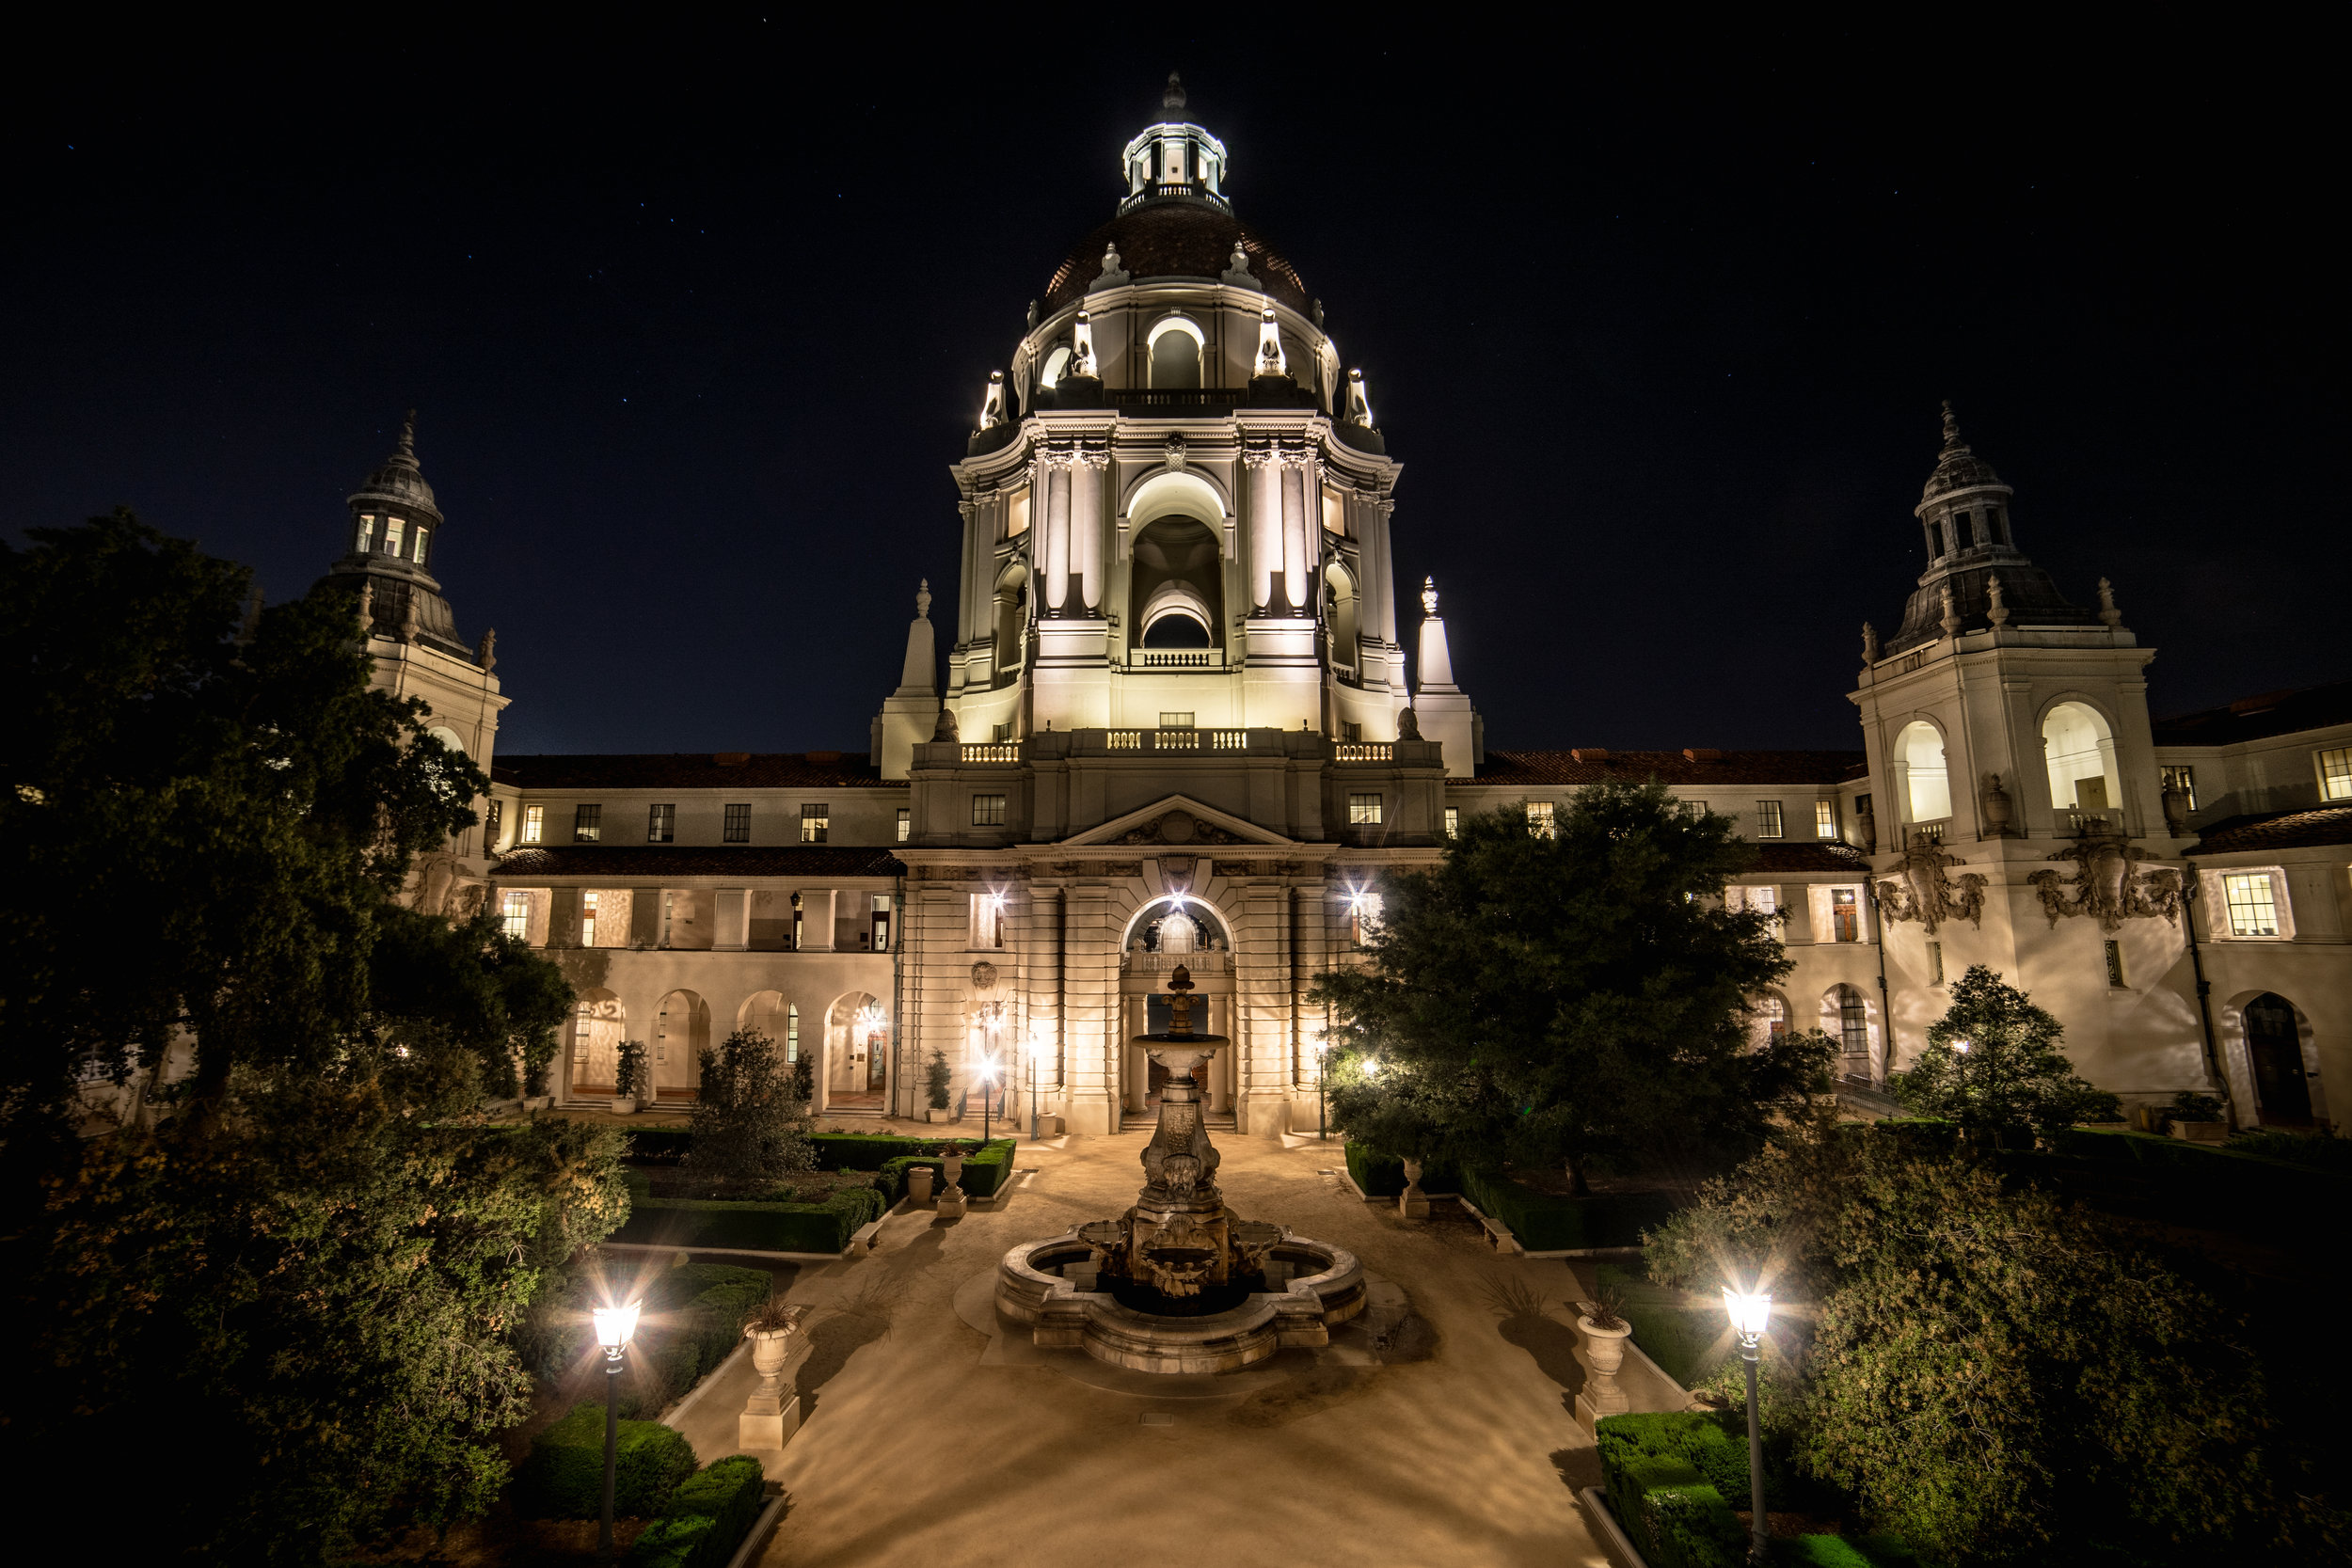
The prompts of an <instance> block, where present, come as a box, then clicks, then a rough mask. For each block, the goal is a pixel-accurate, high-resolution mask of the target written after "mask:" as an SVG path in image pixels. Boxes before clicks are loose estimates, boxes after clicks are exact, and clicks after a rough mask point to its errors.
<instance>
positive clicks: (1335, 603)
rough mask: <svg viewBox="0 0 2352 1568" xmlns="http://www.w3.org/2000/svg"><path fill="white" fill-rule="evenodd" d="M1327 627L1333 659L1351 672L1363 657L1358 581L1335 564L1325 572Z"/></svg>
mask: <svg viewBox="0 0 2352 1568" xmlns="http://www.w3.org/2000/svg"><path fill="white" fill-rule="evenodd" d="M1323 581H1324V624H1325V625H1326V626H1329V627H1330V628H1331V657H1333V658H1334V659H1336V660H1338V661H1339V662H1340V663H1342V664H1344V665H1346V666H1347V667H1348V668H1350V669H1354V668H1355V667H1356V663H1357V661H1358V659H1359V658H1360V657H1362V654H1361V652H1360V651H1359V648H1358V646H1357V638H1358V634H1359V625H1360V623H1359V618H1358V602H1357V597H1356V579H1355V578H1354V577H1353V576H1351V575H1350V574H1349V572H1348V570H1347V568H1346V567H1345V566H1343V565H1342V564H1341V563H1340V562H1337V561H1334V562H1331V564H1330V565H1328V566H1327V567H1325V568H1324V570H1323Z"/></svg>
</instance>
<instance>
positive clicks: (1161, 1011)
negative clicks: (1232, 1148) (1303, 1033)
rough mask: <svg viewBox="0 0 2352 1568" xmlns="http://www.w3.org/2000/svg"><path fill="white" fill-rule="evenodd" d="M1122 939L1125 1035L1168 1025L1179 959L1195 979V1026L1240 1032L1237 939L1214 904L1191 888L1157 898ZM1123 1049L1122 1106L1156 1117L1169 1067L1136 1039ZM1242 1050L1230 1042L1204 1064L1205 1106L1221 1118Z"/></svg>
mask: <svg viewBox="0 0 2352 1568" xmlns="http://www.w3.org/2000/svg"><path fill="white" fill-rule="evenodd" d="M1121 941H1122V943H1123V946H1122V950H1121V952H1120V971H1121V975H1122V979H1121V990H1122V992H1123V993H1124V1005H1123V1006H1122V1007H1121V1009H1120V1012H1121V1014H1122V1022H1121V1024H1120V1033H1121V1035H1122V1037H1132V1036H1134V1035H1136V1034H1146V1033H1148V1034H1159V1033H1163V1032H1165V1031H1166V1030H1167V1028H1168V1023H1169V1022H1170V1020H1171V1019H1172V1017H1173V1013H1172V1010H1171V1009H1170V1007H1169V1005H1168V1004H1169V996H1170V993H1169V991H1168V979H1169V978H1170V976H1172V975H1173V974H1175V972H1176V970H1177V968H1178V966H1180V965H1181V966H1182V967H1184V969H1185V970H1186V971H1187V972H1189V974H1190V975H1191V978H1192V982H1193V987H1194V990H1193V991H1192V998H1193V1006H1192V1027H1193V1031H1194V1032H1195V1033H1196V1034H1204V1035H1225V1036H1229V1037H1230V1036H1232V1035H1234V1034H1235V1033H1236V1032H1237V1031H1236V1029H1235V1026H1234V1022H1233V1011H1234V998H1233V984H1234V982H1233V954H1232V937H1231V935H1230V933H1229V929H1228V927H1227V926H1226V924H1225V921H1224V917H1223V916H1222V915H1221V914H1219V913H1218V911H1216V908H1215V907H1213V906H1212V905H1209V904H1207V903H1204V902H1202V901H1201V900H1200V899H1199V898H1195V897H1192V896H1190V895H1184V896H1181V897H1180V896H1177V895H1173V894H1171V895H1169V896H1168V897H1164V898H1158V899H1154V900H1153V901H1152V902H1151V903H1149V904H1147V905H1145V906H1144V907H1143V908H1142V909H1140V910H1138V911H1136V913H1135V914H1134V915H1133V916H1131V917H1130V918H1129V920H1128V923H1127V929H1126V931H1125V933H1124V935H1123V937H1122V938H1121ZM1121 1054H1122V1056H1123V1057H1124V1067H1123V1069H1122V1075H1121V1084H1120V1105H1121V1107H1122V1109H1123V1111H1124V1112H1125V1114H1126V1115H1128V1116H1132V1117H1156V1116H1157V1115H1158V1114H1159V1108H1160V1091H1161V1089H1162V1088H1163V1087H1164V1086H1165V1085H1166V1084H1167V1082H1168V1069H1165V1068H1163V1067H1161V1066H1160V1065H1159V1064H1158V1063H1157V1062H1154V1061H1152V1059H1151V1057H1150V1056H1149V1055H1147V1054H1146V1053H1145V1052H1144V1050H1143V1048H1142V1047H1141V1046H1139V1045H1136V1044H1133V1043H1132V1042H1130V1043H1126V1044H1125V1045H1124V1047H1123V1050H1122V1052H1121ZM1236 1056H1237V1053H1236V1052H1235V1051H1234V1050H1233V1049H1232V1048H1231V1047H1229V1048H1227V1049H1225V1050H1221V1051H1218V1052H1216V1053H1215V1054H1213V1055H1212V1056H1211V1057H1210V1058H1209V1060H1208V1061H1207V1063H1206V1064H1204V1065H1203V1066H1202V1067H1200V1069H1197V1076H1198V1077H1199V1079H1200V1088H1201V1102H1202V1104H1203V1106H1204V1107H1205V1109H1206V1114H1208V1115H1209V1116H1210V1117H1215V1118H1216V1119H1217V1120H1218V1121H1219V1122H1220V1124H1222V1123H1223V1121H1224V1118H1226V1117H1230V1116H1231V1115H1232V1108H1233V1100H1234V1095H1235V1085H1236V1076H1235V1075H1236V1073H1237V1071H1238V1066H1239V1064H1238V1062H1237V1060H1236Z"/></svg>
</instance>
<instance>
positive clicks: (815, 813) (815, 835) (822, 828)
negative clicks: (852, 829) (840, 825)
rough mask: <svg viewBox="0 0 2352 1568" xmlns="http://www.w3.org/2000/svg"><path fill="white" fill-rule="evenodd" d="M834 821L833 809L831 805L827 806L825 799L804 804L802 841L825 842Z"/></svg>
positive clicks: (807, 842) (810, 842) (804, 842)
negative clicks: (826, 834)
mask: <svg viewBox="0 0 2352 1568" xmlns="http://www.w3.org/2000/svg"><path fill="white" fill-rule="evenodd" d="M832 823H833V809H832V808H831V807H830V806H827V805H826V804H825V803H824V802H823V801H821V800H820V801H817V802H814V803H812V804H806V805H803V806H802V807H801V842H802V843H803V844H822V843H824V842H825V833H826V832H827V830H828V829H829V828H830V827H831V826H832Z"/></svg>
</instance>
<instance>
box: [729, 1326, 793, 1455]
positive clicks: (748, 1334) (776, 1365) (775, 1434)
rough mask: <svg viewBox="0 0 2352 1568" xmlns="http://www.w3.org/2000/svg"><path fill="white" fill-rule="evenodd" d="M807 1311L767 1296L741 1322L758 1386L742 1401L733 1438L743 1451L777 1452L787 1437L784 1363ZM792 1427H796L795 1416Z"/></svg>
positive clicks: (788, 1356)
mask: <svg viewBox="0 0 2352 1568" xmlns="http://www.w3.org/2000/svg"><path fill="white" fill-rule="evenodd" d="M807 1310H808V1308H807V1307H787V1306H786V1305H785V1304H784V1302H783V1300H782V1299H781V1298H779V1297H776V1296H770V1297H769V1298H768V1299H767V1300H766V1301H763V1302H761V1303H760V1304H759V1305H758V1306H757V1307H754V1308H752V1311H751V1314H750V1316H748V1317H746V1318H745V1319H744V1320H743V1338H746V1339H749V1340H750V1341H751V1342H752V1370H754V1371H755V1372H757V1373H758V1374H759V1386H757V1387H756V1388H755V1389H754V1390H753V1392H752V1397H751V1399H750V1400H748V1401H747V1402H745V1403H744V1406H743V1415H742V1418H741V1419H740V1421H739V1423H738V1425H739V1432H738V1433H737V1435H738V1438H739V1442H740V1444H741V1446H742V1447H744V1448H763V1449H768V1448H773V1449H780V1448H782V1447H784V1444H785V1440H786V1439H787V1438H788V1437H789V1436H790V1435H791V1433H789V1432H787V1431H786V1430H785V1424H786V1415H787V1411H786V1408H785V1401H784V1381H783V1374H784V1364H785V1362H786V1361H787V1360H788V1359H789V1358H790V1356H791V1344H790V1341H791V1338H792V1333H793V1331H794V1330H795V1329H797V1328H798V1327H800V1323H801V1316H802V1314H803V1313H804V1312H806V1311H807ZM792 1424H793V1425H794V1426H798V1425H799V1424H800V1423H799V1418H798V1416H797V1415H794V1416H793V1417H792Z"/></svg>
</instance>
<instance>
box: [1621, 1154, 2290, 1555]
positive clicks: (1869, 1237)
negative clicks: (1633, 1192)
mask: <svg viewBox="0 0 2352 1568" xmlns="http://www.w3.org/2000/svg"><path fill="white" fill-rule="evenodd" d="M1647 1240H1648V1246H1647V1249H1646V1258H1647V1262H1648V1265H1649V1268H1650V1272H1651V1273H1652V1275H1654V1276H1656V1277H1658V1278H1660V1279H1661V1280H1665V1281H1669V1282H1673V1283H1679V1284H1684V1285H1687V1286H1689V1287H1691V1288H1692V1289H1694V1290H1696V1291H1701V1292H1706V1293H1711V1292H1712V1291H1713V1290H1714V1288H1715V1287H1716V1286H1717V1285H1719V1284H1724V1283H1732V1284H1742V1285H1744V1284H1745V1283H1746V1282H1747V1281H1748V1280H1751V1279H1755V1278H1758V1277H1761V1278H1762V1279H1763V1280H1764V1281H1765V1282H1766V1283H1767V1284H1768V1285H1769V1286H1770V1287H1771V1289H1772V1292H1773V1295H1774V1298H1775V1301H1776V1302H1777V1303H1778V1304H1779V1307H1780V1309H1781V1310H1780V1313H1779V1314H1778V1315H1777V1316H1776V1323H1786V1322H1788V1321H1790V1320H1792V1319H1793V1320H1795V1321H1796V1322H1797V1323H1799V1324H1800V1325H1804V1326H1801V1327H1800V1329H1799V1330H1798V1331H1797V1332H1793V1333H1792V1332H1789V1331H1788V1330H1785V1329H1782V1328H1778V1327H1776V1328H1775V1331H1774V1338H1775V1339H1776V1340H1777V1341H1778V1342H1779V1344H1780V1345H1781V1347H1782V1348H1783V1349H1784V1350H1786V1351H1788V1352H1789V1353H1790V1355H1789V1356H1788V1357H1785V1358H1781V1359H1780V1364H1779V1370H1780V1372H1781V1375H1780V1376H1779V1377H1778V1378H1776V1379H1773V1380H1771V1382H1769V1383H1768V1386H1767V1388H1766V1391H1765V1404H1764V1411H1763V1414H1764V1416H1765V1418H1766V1421H1767V1424H1768V1426H1770V1427H1771V1428H1772V1429H1773V1430H1774V1431H1775V1432H1776V1433H1778V1434H1779V1435H1781V1436H1782V1437H1784V1438H1785V1439H1786V1440H1787V1442H1788V1445H1789V1447H1790V1449H1791V1451H1792V1454H1793V1457H1794V1459H1795V1460H1796V1462H1797V1464H1798V1465H1799V1466H1800V1468H1802V1469H1804V1470H1805V1471H1807V1472H1809V1473H1811V1474H1813V1475H1815V1476H1817V1477H1820V1478H1821V1479H1824V1480H1827V1481H1834V1482H1836V1483H1837V1484H1839V1485H1841V1486H1843V1487H1845V1488H1847V1489H1849V1490H1850V1491H1851V1493H1852V1494H1853V1495H1854V1496H1855V1497H1856V1498H1857V1499H1858V1501H1859V1504H1860V1506H1861V1507H1862V1509H1863V1510H1864V1512H1865V1513H1866V1514H1867V1516H1868V1517H1869V1518H1870V1519H1871V1521H1872V1522H1873V1523H1874V1524H1876V1525H1878V1526H1881V1527H1883V1528H1891V1529H1894V1530H1896V1531H1899V1532H1900V1533H1901V1534H1902V1535H1904V1536H1905V1537H1906V1538H1908V1539H1909V1540H1910V1541H1911V1543H1912V1544H1914V1545H1915V1546H1916V1547H1919V1548H1920V1549H1921V1550H1923V1551H1924V1552H1925V1553H1927V1554H1928V1555H1929V1557H1930V1559H1931V1560H1934V1561H1938V1562H1947V1563H1948V1562H1960V1561H1967V1562H2003V1561H2080V1560H2106V1559H2105V1558H2103V1557H2101V1556H2100V1555H2099V1554H2101V1553H2103V1552H2107V1551H2120V1552H2122V1554H2123V1555H2122V1556H2121V1557H2119V1558H2118V1559H2117V1560H2122V1561H2130V1562H2154V1561H2170V1560H2175V1557H2176V1555H2178V1556H2180V1557H2181V1558H2182V1559H2184V1560H2251V1559H2250V1558H2249V1557H2242V1556H2231V1555H2229V1554H2228V1553H2227V1552H2222V1551H2221V1549H2222V1548H2224V1547H2226V1546H2229V1545H2231V1544H2233V1543H2234V1544H2236V1545H2237V1546H2239V1547H2243V1548H2245V1549H2246V1550H2248V1551H2249V1552H2250V1551H2253V1550H2256V1549H2259V1548H2260V1547H2261V1546H2262V1545H2264V1544H2269V1545H2272V1546H2274V1547H2280V1546H2283V1545H2284V1544H2285V1542H2286V1541H2287V1540H2288V1539H2291V1538H2294V1537H2296V1532H2298V1531H2302V1530H2308V1529H2309V1528H2312V1524H2313V1523H2314V1520H2315V1518H2316V1515H2315V1514H2314V1513H2312V1511H2311V1510H2308V1509H2304V1508H2301V1507H2299V1506H2297V1505H2296V1503H2295V1502H2294V1500H2293V1499H2291V1498H2289V1497H2286V1496H2284V1495H2282V1493H2283V1489H2282V1488H2280V1487H2279V1486H2278V1485H2277V1484H2276V1483H2275V1482H2274V1481H2272V1480H2271V1479H2270V1476H2269V1473H2268V1470H2269V1466H2268V1464H2267V1463H2266V1462H2267V1460H2268V1458H2269V1455H2268V1454H2267V1452H2266V1450H2265V1441H2266V1439H2267V1437H2268V1435H2269V1422H2268V1420H2267V1418H2266V1417H2265V1413H2264V1412H2265V1395H2264V1387H2263V1378H2262V1372H2261V1369H2260V1366H2259V1364H2258V1363H2257V1361H2256V1359H2255V1357H2254V1356H2253V1354H2251V1353H2250V1352H2249V1350H2248V1349H2247V1348H2246V1346H2245V1345H2244V1344H2243V1343H2242V1340H2241V1325H2239V1324H2238V1323H2234V1322H2233V1320H2231V1319H2230V1318H2229V1317H2228V1316H2227V1315H2226V1314H2224V1313H2223V1312H2222V1311H2221V1310H2220V1309H2219V1308H2218V1307H2217V1306H2216V1305H2215V1304H2214V1303H2213V1302H2212V1301H2211V1300H2210V1299H2209V1298H2207V1297H2206V1296H2205V1295H2204V1294H2202V1293H2201V1291H2198V1290H2197V1289H2196V1288H2195V1287H2193V1286H2192V1285H2191V1284H2189V1283H2188V1282H2187V1281H2186V1280H2185V1279H2183V1278H2182V1277H2181V1276H2180V1275H2177V1274H2174V1273H2173V1272H2171V1271H2170V1270H2169V1269H2167V1268H2166V1267H2164V1266H2163V1265H2162V1264H2161V1263H2160V1262H2158V1261H2156V1260H2154V1259H2151V1258H2149V1257H2147V1256H2145V1255H2143V1254H2142V1253H2141V1252H2140V1251H2139V1250H2138V1249H2137V1247H2136V1246H2134V1245H2133V1244H2132V1243H2130V1242H2129V1240H2128V1239H2127V1238H2126V1237H2125V1236H2124V1235H2123V1234H2122V1232H2120V1231H2118V1230H2117V1229H2115V1228H2114V1227H2112V1226H2110V1225H2109V1224H2108V1223H2107V1222H2106V1221H2104V1220H2101V1219H2100V1218H2098V1217H2097V1216H2095V1215H2093V1214H2091V1213H2090V1212H2086V1211H2082V1210H2078V1209H2070V1208H2067V1207H2065V1206H2063V1205H2061V1204H2060V1203H2058V1201H2056V1200H2055V1199H2053V1198H2052V1197H2050V1196H2048V1195H2046V1194H2044V1193H2042V1192H2040V1191H2037V1190H2034V1189H2032V1188H2021V1187H2019V1186H2017V1185H2015V1184H2014V1183H2012V1182H2010V1181H2009V1180H2004V1178H2003V1176H2002V1174H2001V1172H2000V1170H1999V1169H1998V1168H1997V1167H1996V1166H1994V1165H1993V1164H1988V1163H1986V1162H1984V1161H1982V1160H1979V1159H1978V1158H1976V1157H1974V1156H1973V1155H1971V1154H1969V1153H1967V1152H1966V1151H1964V1150H1963V1151H1962V1152H1959V1153H1957V1154H1955V1153H1951V1152H1942V1151H1935V1150H1932V1149H1928V1148H1923V1147H1919V1146H1915V1145H1914V1146H1909V1147H1907V1146H1906V1144H1905V1142H1904V1140H1902V1139H1901V1138H1899V1137H1898V1136H1897V1135H1895V1134H1894V1133H1892V1132H1885V1131H1880V1130H1875V1129H1869V1128H1861V1127H1854V1126H1851V1125H1848V1126H1844V1127H1839V1126H1837V1125H1836V1123H1835V1122H1834V1121H1832V1120H1830V1119H1828V1118H1826V1117H1824V1118H1817V1119H1814V1120H1810V1121H1808V1122H1807V1123H1806V1124H1805V1125H1804V1128H1803V1130H1802V1135H1801V1136H1798V1137H1794V1138H1791V1139H1788V1140H1784V1141H1782V1142H1781V1143H1779V1144H1776V1145H1775V1146H1774V1147H1773V1148H1769V1149H1767V1150H1766V1151H1764V1152H1763V1153H1761V1154H1759V1155H1758V1156H1757V1157H1756V1159H1754V1160H1753V1161H1751V1162H1750V1163H1749V1164H1747V1165H1745V1166H1743V1167H1742V1168H1741V1169H1740V1171H1739V1172H1738V1173H1737V1174H1736V1175H1734V1176H1733V1177H1730V1178H1727V1179H1725V1180H1720V1181H1717V1182H1713V1183H1710V1184H1709V1186H1708V1188H1707V1190H1706V1191H1705V1193H1704V1194H1703V1196H1702V1199H1701V1201H1700V1203H1699V1204H1698V1205H1696V1206H1695V1207H1693V1208H1692V1209H1688V1210H1685V1211H1683V1212H1680V1213H1677V1215H1675V1216H1674V1217H1673V1218H1672V1219H1671V1220H1669V1221H1668V1222H1667V1223H1666V1225H1665V1226H1663V1227H1661V1229H1660V1230H1659V1231H1658V1232H1655V1233H1653V1234H1652V1235H1651V1236H1650V1237H1649V1238H1648V1239H1647ZM1767 1365H1768V1367H1770V1366H1772V1361H1771V1360H1768V1363H1767ZM1725 1387H1726V1390H1727V1391H1730V1392H1733V1393H1735V1394H1736V1392H1737V1383H1736V1381H1734V1382H1731V1383H1727V1384H1726V1385H1725ZM2323 1528H2324V1522H2323ZM2217 1553H2220V1555H2216V1554H2217Z"/></svg>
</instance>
